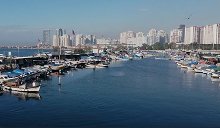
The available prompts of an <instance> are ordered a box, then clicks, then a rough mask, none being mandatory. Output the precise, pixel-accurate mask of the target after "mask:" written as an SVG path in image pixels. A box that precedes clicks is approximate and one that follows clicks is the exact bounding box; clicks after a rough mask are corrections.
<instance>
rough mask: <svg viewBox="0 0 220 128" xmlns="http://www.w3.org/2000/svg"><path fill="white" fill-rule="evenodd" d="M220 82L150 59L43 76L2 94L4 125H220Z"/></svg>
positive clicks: (171, 64) (1, 125)
mask: <svg viewBox="0 0 220 128" xmlns="http://www.w3.org/2000/svg"><path fill="white" fill-rule="evenodd" d="M219 83H220V82H219V81H212V80H211V78H210V77H207V76H205V75H203V74H195V73H192V72H188V71H186V70H183V69H180V68H178V67H177V66H176V64H175V63H174V62H173V61H169V60H155V59H154V58H146V59H142V60H133V61H126V62H115V63H112V64H110V66H109V68H106V69H96V70H92V69H78V70H72V71H67V72H66V73H65V74H64V75H61V76H56V75H53V76H50V77H49V79H47V80H42V82H41V84H42V86H41V90H40V93H39V95H37V94H36V95H34V94H33V96H28V94H14V93H9V92H4V93H1V95H0V102H1V103H0V115H1V116H0V117H1V120H0V127H15V126H16V127H27V126H28V127H155V128H157V127H158V128H160V127H161V128H162V127H183V128H186V127H220V122H219V119H220V87H219Z"/></svg>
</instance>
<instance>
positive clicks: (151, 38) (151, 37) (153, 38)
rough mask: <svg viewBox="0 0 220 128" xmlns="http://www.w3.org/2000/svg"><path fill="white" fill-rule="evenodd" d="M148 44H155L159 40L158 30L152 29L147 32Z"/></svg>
mask: <svg viewBox="0 0 220 128" xmlns="http://www.w3.org/2000/svg"><path fill="white" fill-rule="evenodd" d="M147 39H148V41H147V42H148V44H149V45H153V44H155V43H156V42H157V30H156V29H151V30H150V31H149V32H148V34H147Z"/></svg>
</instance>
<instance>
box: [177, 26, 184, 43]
mask: <svg viewBox="0 0 220 128" xmlns="http://www.w3.org/2000/svg"><path fill="white" fill-rule="evenodd" d="M185 28H186V26H185V25H184V24H181V25H179V27H178V30H179V31H180V34H181V35H180V41H179V42H180V43H183V42H184V39H185Z"/></svg>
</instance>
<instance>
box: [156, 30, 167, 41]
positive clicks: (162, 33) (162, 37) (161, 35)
mask: <svg viewBox="0 0 220 128" xmlns="http://www.w3.org/2000/svg"><path fill="white" fill-rule="evenodd" d="M156 42H159V43H167V42H168V39H167V33H166V32H165V31H164V30H159V31H158V32H157V41H156Z"/></svg>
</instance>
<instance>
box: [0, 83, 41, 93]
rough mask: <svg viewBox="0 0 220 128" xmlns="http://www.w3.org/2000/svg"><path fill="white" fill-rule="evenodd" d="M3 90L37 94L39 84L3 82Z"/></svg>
mask: <svg viewBox="0 0 220 128" xmlns="http://www.w3.org/2000/svg"><path fill="white" fill-rule="evenodd" d="M2 88H3V90H9V91H18V92H39V91H40V84H39V83H37V82H32V83H29V84H28V83H23V84H18V83H17V82H4V83H3V84H2Z"/></svg>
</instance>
